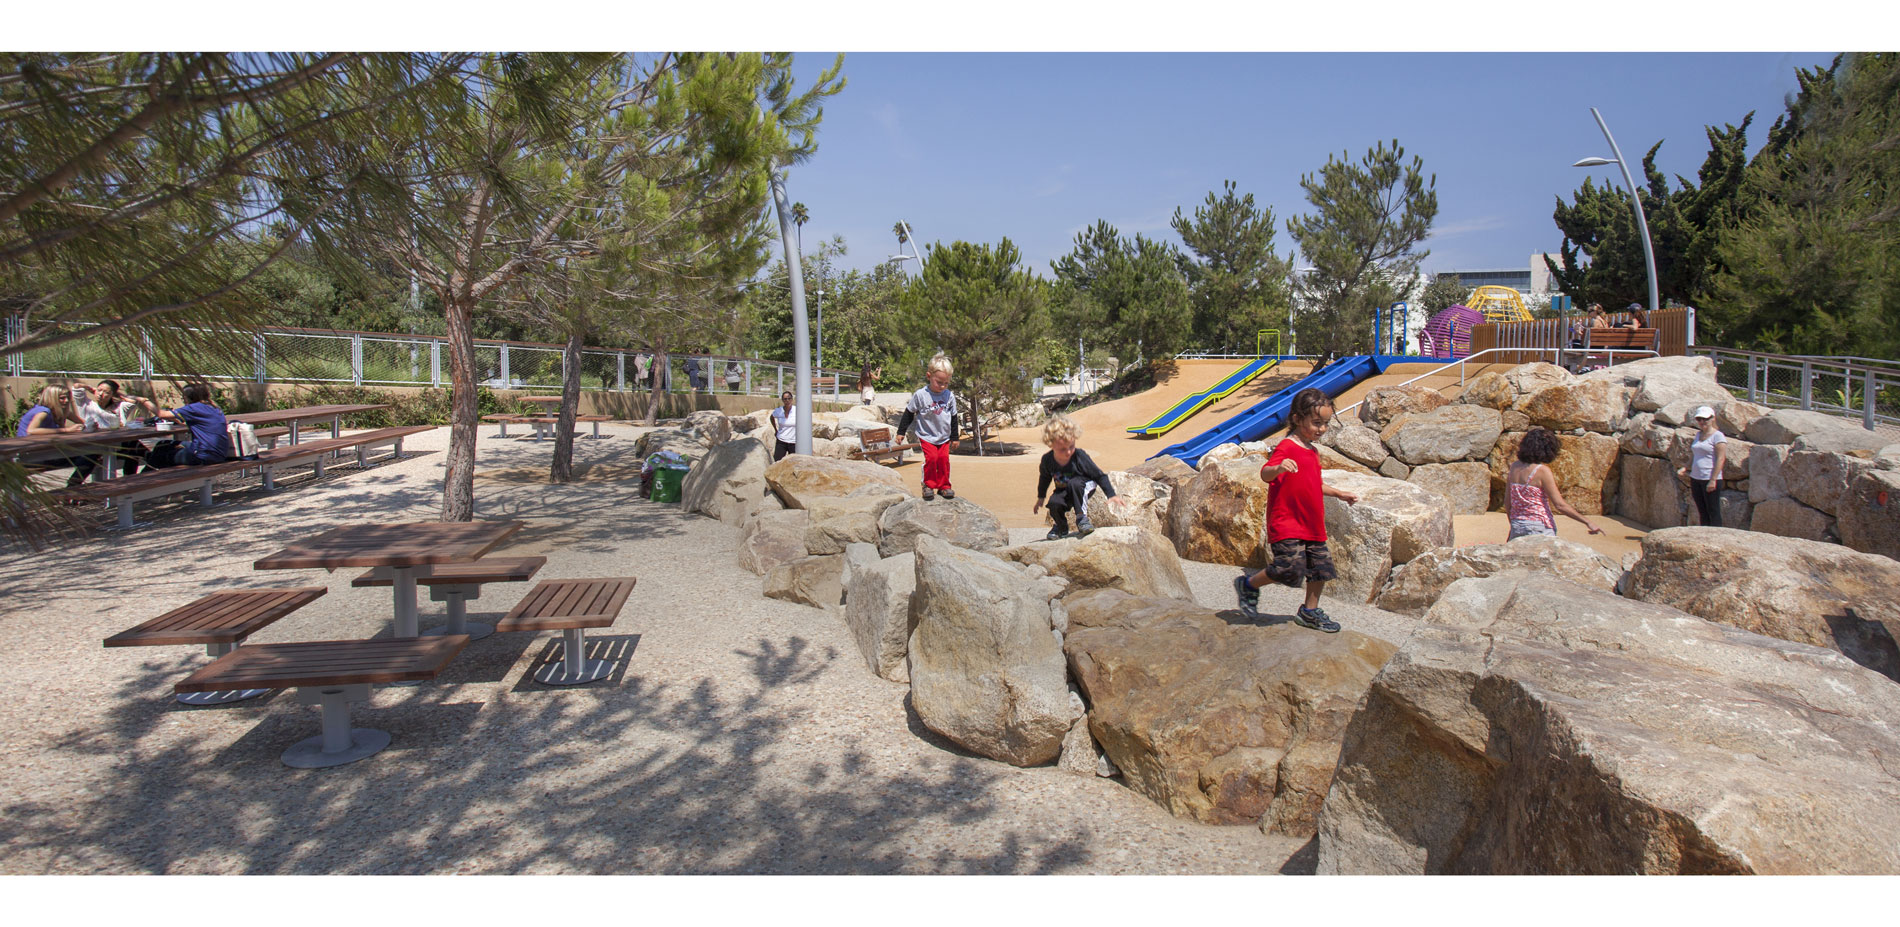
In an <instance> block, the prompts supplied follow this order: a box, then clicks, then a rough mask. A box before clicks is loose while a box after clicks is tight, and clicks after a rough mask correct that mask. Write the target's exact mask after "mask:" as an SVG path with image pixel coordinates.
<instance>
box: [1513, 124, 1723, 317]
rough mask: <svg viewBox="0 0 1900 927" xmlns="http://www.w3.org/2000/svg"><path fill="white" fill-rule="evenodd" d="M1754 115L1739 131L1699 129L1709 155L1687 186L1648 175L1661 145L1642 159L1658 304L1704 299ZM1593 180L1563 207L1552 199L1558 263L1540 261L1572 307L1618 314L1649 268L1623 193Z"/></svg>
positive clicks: (1639, 298) (1636, 296) (1639, 294)
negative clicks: (1597, 308)
mask: <svg viewBox="0 0 1900 927" xmlns="http://www.w3.org/2000/svg"><path fill="white" fill-rule="evenodd" d="M1754 118H1755V116H1754V114H1753V113H1750V114H1748V115H1747V116H1745V117H1743V119H1742V124H1741V125H1739V126H1737V125H1725V126H1723V127H1722V128H1720V129H1717V128H1715V127H1713V126H1709V127H1707V128H1706V129H1705V130H1704V131H1705V132H1706V133H1707V135H1708V139H1709V153H1708V155H1707V157H1705V158H1704V159H1703V161H1702V168H1701V169H1700V170H1699V171H1697V172H1696V179H1695V180H1694V181H1691V180H1689V179H1688V178H1686V177H1682V176H1681V175H1677V177H1676V187H1675V189H1673V190H1672V189H1670V186H1669V181H1668V180H1667V179H1666V178H1664V177H1663V175H1662V173H1661V172H1660V171H1658V170H1656V152H1657V151H1659V150H1660V149H1661V148H1662V144H1663V143H1662V142H1660V141H1659V142H1657V143H1656V144H1655V145H1653V146H1651V147H1650V149H1649V152H1648V153H1647V154H1645V155H1643V164H1642V176H1643V178H1644V186H1643V187H1642V188H1640V189H1639V190H1638V191H1637V193H1638V195H1639V196H1640V197H1641V199H1642V202H1643V210H1644V217H1645V218H1646V219H1647V220H1648V221H1649V236H1650V244H1651V247H1652V249H1653V250H1654V252H1655V259H1656V289H1657V294H1658V295H1659V296H1660V298H1661V299H1662V300H1663V302H1664V304H1665V305H1666V304H1668V303H1669V302H1671V301H1674V302H1677V303H1698V302H1701V301H1703V300H1704V299H1706V298H1707V295H1708V287H1709V285H1710V281H1711V279H1712V277H1713V275H1714V274H1715V273H1716V272H1717V270H1719V265H1718V264H1717V261H1716V255H1715V247H1716V242H1717V240H1718V238H1719V235H1720V232H1721V229H1722V228H1723V226H1725V225H1726V224H1727V223H1728V222H1729V221H1731V220H1732V218H1733V217H1734V215H1735V209H1736V200H1735V197H1736V193H1737V191H1738V190H1739V189H1740V187H1741V182H1742V172H1743V169H1744V168H1745V167H1746V165H1747V148H1748V126H1749V124H1750V123H1751V122H1753V121H1754ZM1595 181H1596V178H1589V179H1586V180H1584V182H1583V186H1582V187H1581V188H1579V189H1578V190H1577V192H1576V193H1574V194H1572V197H1571V203H1569V204H1568V205H1566V204H1565V203H1564V202H1563V199H1562V198H1561V197H1560V198H1558V200H1557V209H1556V212H1555V213H1553V214H1552V218H1553V219H1554V220H1555V221H1556V223H1557V228H1558V230H1559V231H1561V232H1563V234H1564V241H1563V244H1562V245H1561V246H1560V248H1559V252H1558V253H1559V256H1560V257H1561V259H1562V260H1561V263H1560V262H1559V261H1553V260H1551V259H1550V258H1549V257H1545V258H1544V264H1545V266H1547V267H1549V268H1550V272H1551V275H1552V278H1553V279H1554V280H1555V281H1556V284H1557V287H1558V289H1560V290H1562V291H1563V292H1564V293H1566V294H1568V295H1569V296H1570V298H1571V300H1573V301H1574V302H1576V303H1577V304H1578V305H1580V306H1587V305H1589V304H1591V303H1602V304H1603V305H1604V306H1606V307H1609V308H1613V309H1620V308H1621V307H1623V306H1627V305H1629V304H1630V303H1647V302H1648V301H1649V271H1648V268H1647V267H1646V266H1645V264H1644V259H1643V236H1642V234H1641V233H1640V231H1639V230H1638V229H1637V227H1636V213H1635V210H1634V209H1633V208H1632V207H1631V206H1630V200H1629V194H1628V192H1627V191H1625V190H1623V189H1622V188H1621V187H1618V186H1616V185H1615V184H1614V183H1610V182H1606V183H1604V184H1603V185H1601V186H1599V185H1598V184H1597V183H1596V182H1595ZM1586 259H1587V263H1586Z"/></svg>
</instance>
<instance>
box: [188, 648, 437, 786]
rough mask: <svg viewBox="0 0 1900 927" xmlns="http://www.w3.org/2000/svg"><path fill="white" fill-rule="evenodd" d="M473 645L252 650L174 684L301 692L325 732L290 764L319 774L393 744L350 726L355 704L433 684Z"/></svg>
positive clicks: (287, 760) (191, 688) (292, 754)
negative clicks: (375, 693) (385, 691)
mask: <svg viewBox="0 0 1900 927" xmlns="http://www.w3.org/2000/svg"><path fill="white" fill-rule="evenodd" d="M466 646H468V636H467V635H465V634H448V635H443V636H441V637H397V638H385V639H381V640H366V641H364V640H356V641H308V642H303V643H293V644H252V645H251V646H249V647H239V648H238V649H236V650H233V651H231V652H230V653H227V654H225V655H224V656H222V657H219V658H218V659H217V660H216V661H215V662H213V663H211V664H210V665H209V666H206V667H204V668H202V669H200V670H198V671H197V672H195V673H192V674H191V675H190V676H187V677H185V679H184V681H183V682H180V683H178V684H177V685H176V686H173V688H174V689H176V690H177V691H178V692H180V693H189V692H222V691H226V690H230V689H293V688H294V689H297V690H298V692H297V701H298V702H300V703H302V704H305V705H318V706H321V707H322V709H323V728H322V730H323V733H321V734H319V735H318V736H316V737H311V738H309V739H307V740H302V741H299V742H297V743H296V744H293V745H292V746H291V747H290V749H288V750H285V751H284V753H283V757H282V759H283V761H284V765H286V766H294V767H297V768H299V769H316V768H321V767H325V766H341V765H343V764H344V763H353V762H355V761H357V760H360V759H362V758H364V757H366V756H369V755H371V754H373V753H375V752H377V751H379V750H381V749H383V748H384V747H386V746H389V734H388V733H387V732H385V731H379V730H375V729H373V728H363V727H356V728H353V727H351V726H350V705H351V703H354V702H367V701H369V697H370V692H369V687H370V686H371V685H374V684H377V683H393V682H422V681H426V680H430V679H434V678H435V677H436V674H437V673H440V672H441V671H442V668H443V667H445V666H447V665H448V662H449V661H450V660H453V659H454V658H455V655H456V654H458V653H461V652H462V648H463V647H466Z"/></svg>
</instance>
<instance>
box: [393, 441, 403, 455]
mask: <svg viewBox="0 0 1900 927" xmlns="http://www.w3.org/2000/svg"><path fill="white" fill-rule="evenodd" d="M394 456H395V458H396V459H397V460H401V459H402V439H401V438H397V439H396V453H395V454H394Z"/></svg>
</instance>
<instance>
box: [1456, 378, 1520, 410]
mask: <svg viewBox="0 0 1900 927" xmlns="http://www.w3.org/2000/svg"><path fill="white" fill-rule="evenodd" d="M1458 401H1459V402H1462V403H1465V404H1467V405H1474V406H1484V407H1485V408H1487V409H1496V410H1498V411H1499V412H1503V411H1504V410H1506V409H1509V408H1510V407H1511V404H1512V403H1514V402H1516V401H1517V390H1516V389H1513V388H1512V386H1511V381H1509V380H1506V379H1505V378H1504V374H1502V373H1498V372H1496V371H1490V370H1487V371H1485V372H1484V373H1481V374H1478V375H1477V376H1475V377H1472V378H1471V382H1469V383H1466V384H1465V389H1464V392H1461V393H1459V394H1458Z"/></svg>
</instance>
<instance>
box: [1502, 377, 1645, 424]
mask: <svg viewBox="0 0 1900 927" xmlns="http://www.w3.org/2000/svg"><path fill="white" fill-rule="evenodd" d="M1632 392H1633V389H1632V388H1631V387H1628V386H1624V385H1623V384H1622V383H1620V382H1612V381H1610V380H1606V379H1596V380H1592V379H1587V378H1584V377H1578V378H1576V379H1574V380H1570V381H1567V382H1564V383H1559V384H1557V385H1555V386H1550V387H1546V388H1545V389H1543V390H1540V391H1538V392H1537V393H1535V394H1533V395H1531V396H1530V397H1529V398H1528V399H1527V400H1525V402H1524V404H1523V405H1522V406H1521V407H1520V408H1519V411H1521V412H1523V413H1524V414H1525V415H1527V416H1530V420H1531V424H1533V425H1542V426H1543V427H1545V428H1549V429H1550V430H1552V431H1575V430H1576V429H1578V428H1581V429H1583V430H1584V431H1594V432H1596V433H1597V434H1605V435H1607V434H1615V433H1616V432H1618V431H1620V430H1622V428H1623V425H1624V423H1625V422H1627V421H1628V420H1629V402H1630V394H1631V393H1632Z"/></svg>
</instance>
